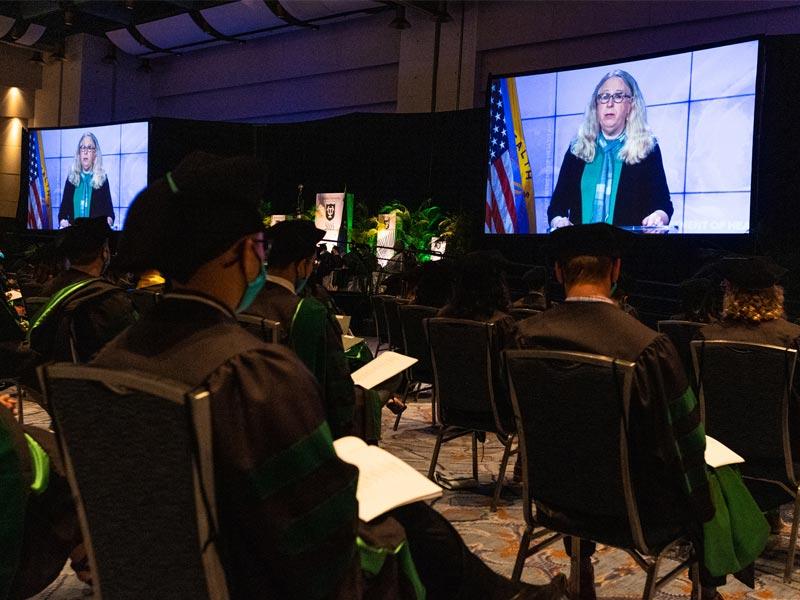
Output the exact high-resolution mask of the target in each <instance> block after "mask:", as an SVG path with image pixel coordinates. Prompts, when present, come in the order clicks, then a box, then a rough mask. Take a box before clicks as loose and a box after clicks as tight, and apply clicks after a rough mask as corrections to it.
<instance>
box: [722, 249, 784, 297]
mask: <svg viewBox="0 0 800 600" xmlns="http://www.w3.org/2000/svg"><path fill="white" fill-rule="evenodd" d="M717 269H718V271H719V273H720V275H722V277H723V278H724V279H727V280H728V281H729V282H730V283H732V284H733V285H734V286H735V287H738V288H741V289H745V290H761V289H764V288H768V287H772V286H773V285H775V284H776V283H778V281H779V280H780V278H781V277H783V276H784V275H785V274H786V273H787V270H786V269H784V268H783V267H781V266H780V265H778V264H776V263H775V262H773V261H772V259H770V258H768V257H766V256H726V257H725V258H723V259H722V260H720V261H719V263H717Z"/></svg>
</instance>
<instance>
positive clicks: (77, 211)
mask: <svg viewBox="0 0 800 600" xmlns="http://www.w3.org/2000/svg"><path fill="white" fill-rule="evenodd" d="M91 203H92V172H91V171H90V172H88V173H84V172H81V182H80V184H78V187H76V188H75V193H74V194H73V195H72V219H73V221H74V220H75V219H79V218H81V217H88V216H89V209H90V206H91Z"/></svg>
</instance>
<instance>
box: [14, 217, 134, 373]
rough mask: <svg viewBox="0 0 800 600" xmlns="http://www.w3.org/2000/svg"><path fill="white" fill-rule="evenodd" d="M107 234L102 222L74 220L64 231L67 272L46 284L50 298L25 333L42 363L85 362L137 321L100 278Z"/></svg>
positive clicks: (117, 291)
mask: <svg viewBox="0 0 800 600" xmlns="http://www.w3.org/2000/svg"><path fill="white" fill-rule="evenodd" d="M110 233H111V228H110V227H109V226H108V223H107V221H106V218H105V217H95V218H93V219H76V220H75V224H74V225H72V226H70V227H68V228H67V229H66V230H65V235H64V241H63V245H62V249H63V251H64V254H65V255H66V256H67V258H68V260H70V268H69V269H68V270H67V271H64V272H63V273H62V274H61V275H59V276H57V277H56V278H55V279H53V281H52V282H51V284H53V285H52V287H51V288H49V290H48V291H49V292H51V293H52V297H51V298H50V301H49V302H48V303H47V304H46V305H45V306H44V307H43V308H42V309H41V312H40V313H39V315H37V319H36V320H35V321H34V322H32V323H31V326H30V330H29V332H28V339H29V340H30V344H31V348H32V349H33V350H35V351H36V352H38V353H39V355H40V356H41V357H42V359H43V360H44V361H77V362H87V361H89V360H90V359H91V358H92V357H93V356H94V355H95V354H96V353H97V351H98V350H100V348H102V347H103V346H104V345H105V344H106V343H107V342H108V341H110V340H111V339H112V338H114V337H115V336H116V335H117V334H118V333H119V332H120V331H122V330H123V329H125V328H126V327H127V326H128V325H130V324H131V323H133V322H134V321H135V320H136V317H137V314H136V311H135V309H134V307H133V304H132V303H131V300H130V298H129V297H128V295H127V294H126V292H125V290H123V289H122V288H119V287H117V286H115V285H113V284H112V283H110V282H108V281H106V280H105V279H103V274H104V273H105V271H106V269H107V268H108V264H109V262H110V260H111V252H110V250H109V248H108V236H109V235H110ZM73 261H74V262H73ZM62 284H64V285H63V287H58V286H60V285H62ZM73 334H74V340H75V342H76V347H74V348H73V347H72V343H71V338H72V337H73Z"/></svg>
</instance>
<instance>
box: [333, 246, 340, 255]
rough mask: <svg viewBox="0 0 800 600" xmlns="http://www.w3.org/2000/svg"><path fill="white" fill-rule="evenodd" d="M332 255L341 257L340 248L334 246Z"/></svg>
mask: <svg viewBox="0 0 800 600" xmlns="http://www.w3.org/2000/svg"><path fill="white" fill-rule="evenodd" d="M331 254H333V255H334V256H339V254H340V252H339V246H334V247H333V248H331Z"/></svg>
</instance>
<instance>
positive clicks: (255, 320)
mask: <svg viewBox="0 0 800 600" xmlns="http://www.w3.org/2000/svg"><path fill="white" fill-rule="evenodd" d="M236 320H237V321H238V322H239V325H241V326H242V327H244V328H245V329H246V330H247V331H249V332H250V333H252V334H253V335H254V336H256V337H257V338H258V339H260V340H264V341H265V342H267V343H268V344H279V343H281V324H280V323H279V322H278V321H272V320H270V319H265V318H263V317H258V316H256V315H248V314H244V313H239V314H237V315H236Z"/></svg>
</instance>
